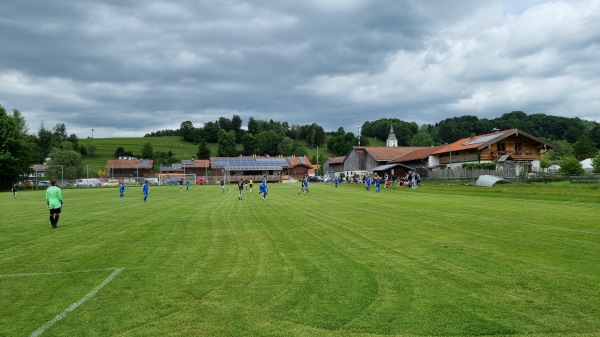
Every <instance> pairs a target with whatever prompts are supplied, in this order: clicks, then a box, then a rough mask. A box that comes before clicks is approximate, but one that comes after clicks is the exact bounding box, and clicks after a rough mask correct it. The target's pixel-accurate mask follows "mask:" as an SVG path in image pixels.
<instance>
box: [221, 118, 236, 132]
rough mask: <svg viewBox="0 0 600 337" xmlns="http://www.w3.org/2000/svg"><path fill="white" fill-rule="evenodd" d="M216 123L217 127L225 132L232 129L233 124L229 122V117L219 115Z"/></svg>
mask: <svg viewBox="0 0 600 337" xmlns="http://www.w3.org/2000/svg"><path fill="white" fill-rule="evenodd" d="M217 124H218V125H219V129H223V130H225V132H229V131H231V130H233V124H232V123H231V119H229V118H226V117H219V120H218V121H217Z"/></svg>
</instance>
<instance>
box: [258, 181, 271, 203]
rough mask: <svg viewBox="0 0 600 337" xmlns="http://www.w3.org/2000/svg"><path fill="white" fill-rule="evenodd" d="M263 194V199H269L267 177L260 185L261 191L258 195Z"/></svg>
mask: <svg viewBox="0 0 600 337" xmlns="http://www.w3.org/2000/svg"><path fill="white" fill-rule="evenodd" d="M261 193H262V194H263V199H267V194H268V193H269V189H268V188H267V176H264V178H263V180H262V182H261V183H260V191H258V195H260V194H261Z"/></svg>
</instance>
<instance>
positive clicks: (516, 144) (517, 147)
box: [515, 143, 523, 151]
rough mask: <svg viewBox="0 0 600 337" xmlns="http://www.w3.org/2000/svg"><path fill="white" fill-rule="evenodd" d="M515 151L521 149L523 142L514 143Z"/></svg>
mask: <svg viewBox="0 0 600 337" xmlns="http://www.w3.org/2000/svg"><path fill="white" fill-rule="evenodd" d="M515 151H523V143H515Z"/></svg>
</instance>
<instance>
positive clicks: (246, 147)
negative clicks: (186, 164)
mask: <svg viewBox="0 0 600 337" xmlns="http://www.w3.org/2000/svg"><path fill="white" fill-rule="evenodd" d="M242 124H243V123H242V119H241V118H240V116H238V115H234V116H233V118H232V119H229V118H226V117H219V119H218V120H216V121H214V122H207V123H205V124H204V125H203V126H202V127H195V126H194V125H193V123H192V122H190V121H185V122H182V123H181V126H180V128H179V130H162V131H157V132H153V133H150V134H146V135H145V137H160V136H172V135H177V136H181V137H182V138H183V139H184V140H186V141H188V142H192V143H195V144H199V146H198V153H197V157H198V158H200V159H206V158H208V157H210V155H211V154H210V151H207V149H208V143H218V153H217V155H218V156H222V157H230V156H237V155H239V154H242V155H253V154H259V155H284V156H291V155H297V156H304V155H306V154H307V152H308V151H307V149H306V147H305V146H304V145H302V144H301V143H299V142H298V141H304V144H306V146H308V147H310V148H315V147H317V146H321V147H322V146H324V145H327V147H328V148H329V149H330V150H331V151H332V152H334V153H347V152H348V151H350V149H352V146H353V145H355V144H356V143H357V142H358V139H357V137H356V136H355V135H354V134H353V133H346V132H345V131H344V129H343V128H339V129H338V130H337V131H336V132H329V133H327V132H325V130H324V129H323V127H321V126H319V125H317V124H316V123H313V124H306V125H295V124H292V125H290V124H289V123H287V122H276V121H273V120H270V121H264V120H257V119H254V118H253V117H250V118H249V119H248V124H247V128H246V129H243V128H242ZM327 139H328V141H327V144H325V143H326V140H327ZM236 144H242V147H243V150H242V151H241V153H239V151H238V150H237V149H236Z"/></svg>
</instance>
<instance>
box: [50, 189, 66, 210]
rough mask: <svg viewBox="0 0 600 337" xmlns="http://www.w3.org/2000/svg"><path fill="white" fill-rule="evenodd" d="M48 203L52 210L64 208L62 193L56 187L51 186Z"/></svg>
mask: <svg viewBox="0 0 600 337" xmlns="http://www.w3.org/2000/svg"><path fill="white" fill-rule="evenodd" d="M46 203H47V204H48V207H49V208H51V209H54V208H60V207H61V206H62V191H61V190H60V188H58V187H56V186H50V187H48V189H47V190H46Z"/></svg>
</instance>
